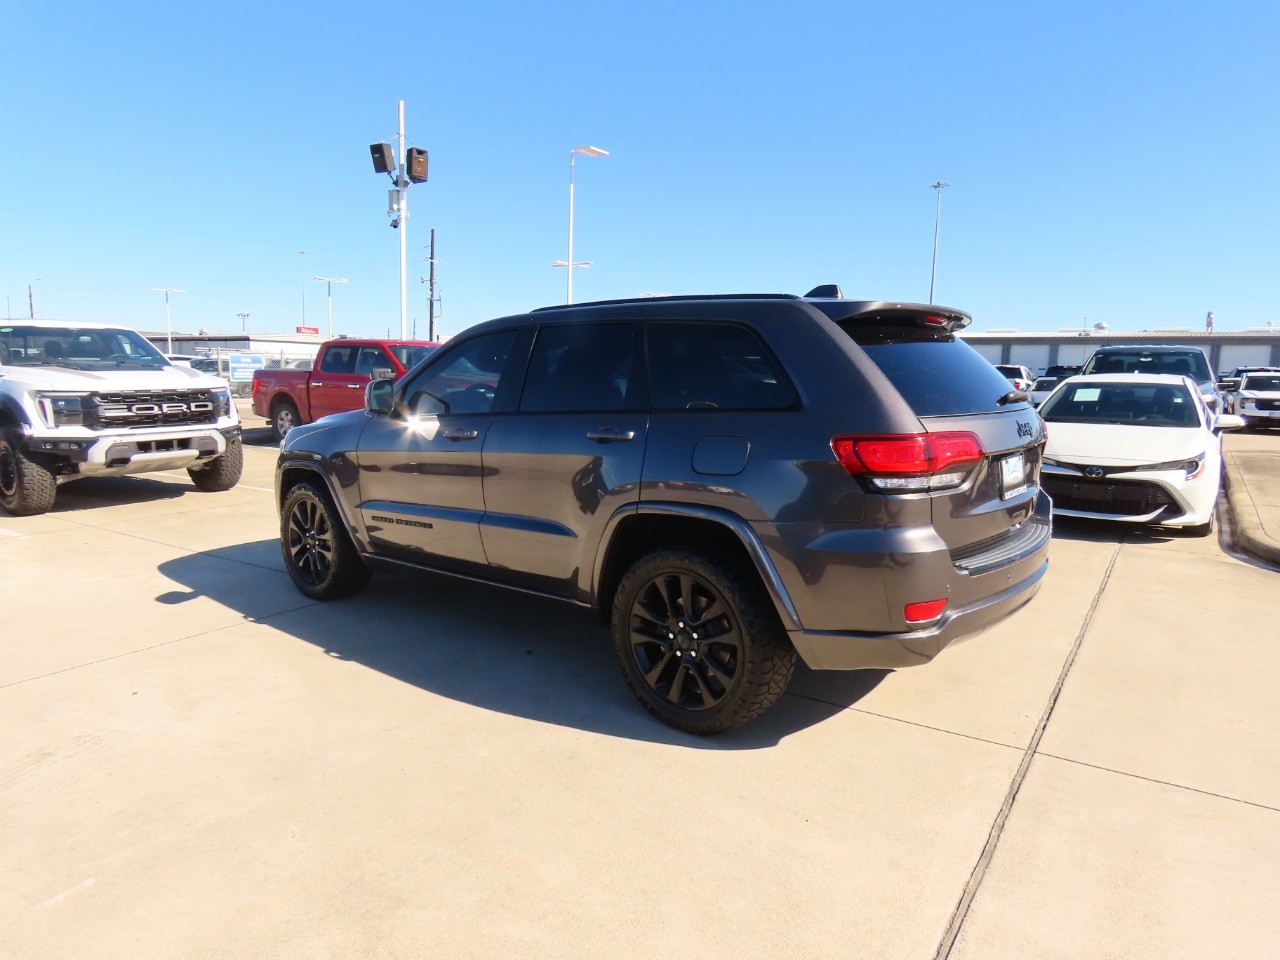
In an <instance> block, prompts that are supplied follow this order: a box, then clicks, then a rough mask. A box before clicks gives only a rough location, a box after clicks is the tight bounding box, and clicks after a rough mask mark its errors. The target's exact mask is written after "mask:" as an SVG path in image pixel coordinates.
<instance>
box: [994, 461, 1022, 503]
mask: <svg viewBox="0 0 1280 960" xmlns="http://www.w3.org/2000/svg"><path fill="white" fill-rule="evenodd" d="M1026 489H1027V458H1026V457H1024V456H1023V455H1022V454H1020V453H1015V454H1014V455H1013V456H1011V457H1003V458H1002V459H1001V460H1000V499H1001V500H1008V499H1009V498H1010V497H1016V496H1017V495H1018V494H1020V493H1022V492H1023V491H1024V490H1026Z"/></svg>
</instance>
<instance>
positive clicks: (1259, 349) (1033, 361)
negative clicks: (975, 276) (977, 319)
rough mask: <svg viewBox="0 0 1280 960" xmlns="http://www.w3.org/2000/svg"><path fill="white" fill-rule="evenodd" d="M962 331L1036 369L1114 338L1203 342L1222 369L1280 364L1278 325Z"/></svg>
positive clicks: (1079, 359)
mask: <svg viewBox="0 0 1280 960" xmlns="http://www.w3.org/2000/svg"><path fill="white" fill-rule="evenodd" d="M961 336H962V337H963V339H964V340H965V342H966V343H968V344H969V345H970V346H972V347H973V348H974V349H975V350H977V351H978V352H979V353H980V354H982V355H983V356H984V357H986V358H987V359H988V360H990V361H991V362H992V363H1019V364H1022V365H1023V366H1024V367H1030V368H1031V371H1032V372H1033V373H1043V372H1044V369H1045V368H1046V367H1048V366H1051V365H1053V364H1057V363H1061V364H1082V363H1084V362H1085V361H1086V360H1088V359H1089V357H1090V355H1091V354H1092V353H1093V351H1094V350H1097V349H1098V347H1102V346H1108V345H1115V344H1187V345H1190V346H1195V347H1200V348H1201V349H1202V350H1204V352H1205V354H1206V355H1207V356H1208V357H1209V366H1210V367H1211V368H1212V369H1213V370H1215V371H1218V372H1224V371H1228V370H1233V369H1234V368H1236V367H1246V366H1258V367H1280V327H1272V326H1265V327H1249V328H1248V329H1245V330H1221V331H1213V332H1209V331H1205V330H1199V331H1197V330H1193V329H1191V328H1190V327H1160V328H1157V329H1154V330H1125V331H1119V330H1117V331H1111V330H1108V329H1107V328H1106V325H1105V324H1095V325H1094V326H1092V327H1086V328H1080V327H1076V328H1064V329H1061V330H1058V331H1057V332H1056V333H1048V332H1043V331H1030V330H1028V331H1022V330H1013V329H1009V330H994V329H993V330H972V329H970V330H965V331H964V332H963V333H962V334H961Z"/></svg>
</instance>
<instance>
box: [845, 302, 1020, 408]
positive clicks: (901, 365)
mask: <svg viewBox="0 0 1280 960" xmlns="http://www.w3.org/2000/svg"><path fill="white" fill-rule="evenodd" d="M840 329H842V330H843V331H844V332H845V333H847V334H848V335H849V336H850V337H852V338H853V342H854V343H856V344H857V345H858V346H860V347H861V348H862V349H863V351H864V352H865V353H866V354H867V356H868V357H870V358H871V359H872V361H873V362H874V363H875V365H876V366H877V367H879V368H880V371H881V372H882V373H883V374H884V375H885V376H886V377H888V378H889V382H890V383H892V384H893V385H894V387H896V388H897V391H898V393H900V394H902V398H903V399H904V400H906V401H907V403H908V404H910V405H911V409H912V410H913V411H914V412H915V414H916V416H918V417H948V416H956V415H959V414H966V413H991V412H994V411H997V410H1000V409H1002V408H1001V406H1000V402H999V401H1000V400H1001V398H1003V397H1004V396H1006V395H1007V394H1008V393H1009V390H1010V386H1011V385H1010V383H1009V381H1008V380H1006V379H1005V377H1004V375H1003V374H1002V373H1000V371H999V370H997V369H996V368H995V367H993V366H992V365H991V364H990V363H989V362H988V361H987V360H986V358H985V357H983V356H982V355H981V354H980V353H978V351H976V350H974V349H973V347H971V346H969V345H968V344H967V343H965V342H964V341H963V340H960V339H958V338H957V337H956V335H955V334H953V333H952V332H951V331H950V330H948V329H947V328H946V327H923V326H921V325H920V322H919V320H918V319H917V318H916V316H915V315H910V316H907V317H904V318H902V319H893V318H875V319H870V320H868V319H865V318H858V317H852V318H850V319H848V320H844V321H842V322H841V323H840Z"/></svg>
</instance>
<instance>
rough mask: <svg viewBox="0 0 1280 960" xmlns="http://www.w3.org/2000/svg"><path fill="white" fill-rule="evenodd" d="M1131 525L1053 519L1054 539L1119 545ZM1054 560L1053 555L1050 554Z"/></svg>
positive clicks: (1072, 518)
mask: <svg viewBox="0 0 1280 960" xmlns="http://www.w3.org/2000/svg"><path fill="white" fill-rule="evenodd" d="M1129 532H1131V531H1130V525H1129V524H1127V523H1117V522H1116V521H1114V520H1091V519H1089V518H1087V517H1057V516H1055V517H1054V518H1053V539H1055V540H1075V541H1079V542H1082V543H1119V542H1120V540H1121V539H1122V538H1123V537H1124V535H1125V534H1126V533H1129ZM1050 559H1052V554H1050Z"/></svg>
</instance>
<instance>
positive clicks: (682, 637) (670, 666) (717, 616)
mask: <svg viewBox="0 0 1280 960" xmlns="http://www.w3.org/2000/svg"><path fill="white" fill-rule="evenodd" d="M630 621H631V622H630V642H631V656H632V657H633V658H634V660H635V664H636V667H637V668H638V669H639V671H640V674H641V676H642V677H643V678H644V682H645V683H646V684H648V686H649V688H650V689H651V690H653V692H654V693H656V694H657V695H658V696H660V697H662V698H663V699H664V700H666V701H667V702H668V703H670V704H671V705H672V706H673V707H676V708H678V709H681V710H690V711H694V712H698V711H703V710H708V709H711V708H712V707H715V706H716V705H718V704H719V703H721V702H722V701H723V700H724V698H725V696H726V695H727V694H728V693H729V691H730V690H731V689H732V688H733V685H734V683H735V682H736V681H737V679H738V677H739V676H740V672H741V669H742V648H743V635H742V626H741V624H739V623H738V621H737V620H736V619H735V618H734V617H733V615H732V613H731V612H730V610H729V608H728V606H727V605H726V604H725V601H724V598H723V597H721V596H720V594H719V593H717V592H716V590H715V588H714V587H712V586H711V585H710V584H709V583H706V582H704V581H703V580H701V579H700V578H698V577H695V576H693V575H692V574H689V573H663V574H660V575H658V576H656V577H653V578H652V579H651V580H649V581H648V582H647V583H645V584H644V586H642V587H641V588H640V592H639V594H638V595H637V596H636V599H635V601H634V602H633V603H632V605H631V617H630Z"/></svg>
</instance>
